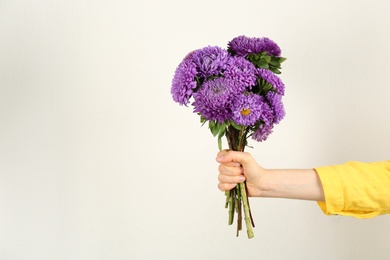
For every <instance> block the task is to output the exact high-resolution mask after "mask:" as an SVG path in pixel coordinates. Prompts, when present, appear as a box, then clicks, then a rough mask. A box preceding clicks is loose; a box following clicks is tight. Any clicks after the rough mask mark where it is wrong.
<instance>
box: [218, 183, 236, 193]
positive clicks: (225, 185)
mask: <svg viewBox="0 0 390 260" xmlns="http://www.w3.org/2000/svg"><path fill="white" fill-rule="evenodd" d="M236 186H237V184H236V183H218V189H220V190H221V191H228V190H231V189H233V188H234V187H236Z"/></svg>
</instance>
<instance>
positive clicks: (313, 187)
mask: <svg viewBox="0 0 390 260" xmlns="http://www.w3.org/2000/svg"><path fill="white" fill-rule="evenodd" d="M266 171H267V173H266V174H265V175H264V177H263V178H262V179H263V180H262V184H261V187H260V190H261V195H260V196H261V197H272V198H286V199H302V200H314V201H324V200H325V197H324V191H323V188H322V184H321V181H320V179H319V177H318V174H317V172H316V171H315V170H314V169H291V170H266Z"/></svg>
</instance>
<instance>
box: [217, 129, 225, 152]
mask: <svg viewBox="0 0 390 260" xmlns="http://www.w3.org/2000/svg"><path fill="white" fill-rule="evenodd" d="M225 129H226V125H225V124H223V128H221V130H220V131H219V134H218V149H219V150H222V137H223V136H224V135H225Z"/></svg>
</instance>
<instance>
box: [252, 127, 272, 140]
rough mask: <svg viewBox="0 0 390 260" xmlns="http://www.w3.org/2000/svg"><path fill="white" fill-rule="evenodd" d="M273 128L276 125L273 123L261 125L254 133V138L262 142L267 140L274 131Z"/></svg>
mask: <svg viewBox="0 0 390 260" xmlns="http://www.w3.org/2000/svg"><path fill="white" fill-rule="evenodd" d="M273 128H274V126H273V125H272V124H271V125H267V124H263V125H260V127H259V128H258V129H257V130H256V131H255V132H254V133H253V135H252V139H254V140H256V141H258V142H262V141H265V140H267V138H268V136H269V135H270V134H271V133H272V129H273Z"/></svg>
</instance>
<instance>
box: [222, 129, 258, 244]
mask: <svg viewBox="0 0 390 260" xmlns="http://www.w3.org/2000/svg"><path fill="white" fill-rule="evenodd" d="M225 134H226V139H227V142H228V145H229V149H230V150H233V151H240V152H243V151H244V149H245V146H246V143H247V141H246V139H247V134H248V128H247V127H244V126H241V129H240V130H238V129H237V128H235V127H234V126H232V125H230V126H228V127H227V129H226V133H225ZM225 195H226V203H225V208H228V209H229V221H228V224H229V225H232V224H233V222H234V215H235V213H236V214H237V233H236V236H237V237H238V235H239V232H240V231H241V230H242V212H244V220H245V224H246V230H247V235H248V238H253V237H254V233H253V228H254V227H255V225H254V222H253V218H252V213H251V209H250V206H249V200H248V195H247V188H246V182H242V183H239V184H238V185H237V186H236V187H235V188H233V189H231V190H230V191H226V192H225Z"/></svg>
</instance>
